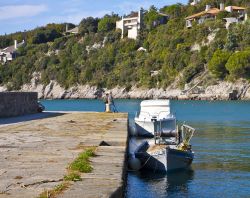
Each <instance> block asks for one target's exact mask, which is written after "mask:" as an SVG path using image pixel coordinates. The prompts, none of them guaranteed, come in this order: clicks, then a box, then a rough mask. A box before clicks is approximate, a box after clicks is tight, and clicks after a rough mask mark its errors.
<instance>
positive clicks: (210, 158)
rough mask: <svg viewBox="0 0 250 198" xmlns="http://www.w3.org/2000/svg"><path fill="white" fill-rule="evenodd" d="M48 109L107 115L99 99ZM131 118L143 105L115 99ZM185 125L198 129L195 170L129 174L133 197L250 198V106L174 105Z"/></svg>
mask: <svg viewBox="0 0 250 198" xmlns="http://www.w3.org/2000/svg"><path fill="white" fill-rule="evenodd" d="M42 103H43V104H44V105H45V106H46V109H47V110H57V111H58V110H61V111H103V110H104V105H103V103H102V101H99V100H46V101H42ZM115 104H116V107H117V109H118V111H120V112H128V113H129V116H130V119H132V118H133V117H134V115H135V112H136V111H138V110H139V104H140V100H115ZM171 109H172V112H173V113H175V115H176V117H177V118H178V121H179V123H183V122H186V123H187V124H189V125H191V126H193V127H194V128H196V129H197V131H196V134H195V135H194V137H193V139H192V147H193V150H194V151H195V159H194V161H193V164H192V169H191V170H188V171H181V172H176V173H171V174H167V175H161V174H160V175H159V174H154V173H147V172H140V173H136V172H129V174H128V180H127V189H126V197H127V198H137V197H142V198H153V197H160V198H163V197H177V198H179V197H220V198H221V197H250V102H245V101H225V102H223V101H213V102H208V101H171Z"/></svg>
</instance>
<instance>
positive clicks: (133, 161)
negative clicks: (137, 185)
mask: <svg viewBox="0 0 250 198" xmlns="http://www.w3.org/2000/svg"><path fill="white" fill-rule="evenodd" d="M128 165H129V167H130V168H131V169H132V170H135V171H138V170H140V168H141V162H140V160H139V159H137V158H135V157H133V158H129V160H128Z"/></svg>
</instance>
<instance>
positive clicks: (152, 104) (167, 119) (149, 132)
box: [134, 100, 176, 137]
mask: <svg viewBox="0 0 250 198" xmlns="http://www.w3.org/2000/svg"><path fill="white" fill-rule="evenodd" d="M140 108H141V109H140V113H139V115H138V116H136V117H135V119H134V120H135V131H136V135H137V136H147V137H153V136H154V131H155V130H156V131H158V129H159V128H161V130H162V133H165V134H166V135H167V134H168V135H169V134H171V133H172V134H176V118H175V116H174V115H173V114H172V113H171V112H170V101H169V100H144V101H142V102H141V104H140ZM153 120H156V121H157V123H159V124H160V125H161V126H159V125H158V126H155V125H154V123H153ZM154 127H157V129H155V128H154Z"/></svg>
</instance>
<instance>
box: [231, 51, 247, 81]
mask: <svg viewBox="0 0 250 198" xmlns="http://www.w3.org/2000/svg"><path fill="white" fill-rule="evenodd" d="M226 68H227V70H228V71H229V74H230V76H231V77H233V78H234V79H237V78H247V79H249V78H250V51H242V52H236V53H234V54H233V55H232V56H231V57H230V58H229V59H228V62H227V64H226Z"/></svg>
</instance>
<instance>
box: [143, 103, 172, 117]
mask: <svg viewBox="0 0 250 198" xmlns="http://www.w3.org/2000/svg"><path fill="white" fill-rule="evenodd" d="M170 117H173V115H172V114H171V112H170V101H169V100H144V101H142V102H141V111H140V115H139V118H141V119H146V120H151V119H152V118H156V119H157V120H159V119H164V118H170Z"/></svg>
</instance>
